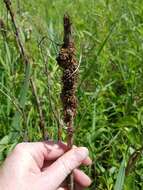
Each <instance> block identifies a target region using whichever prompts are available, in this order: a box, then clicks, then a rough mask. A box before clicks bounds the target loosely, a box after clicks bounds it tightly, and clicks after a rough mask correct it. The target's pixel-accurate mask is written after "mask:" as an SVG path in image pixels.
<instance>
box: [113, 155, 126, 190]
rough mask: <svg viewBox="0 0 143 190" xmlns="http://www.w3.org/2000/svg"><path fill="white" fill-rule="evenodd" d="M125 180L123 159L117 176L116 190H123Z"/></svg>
mask: <svg viewBox="0 0 143 190" xmlns="http://www.w3.org/2000/svg"><path fill="white" fill-rule="evenodd" d="M124 180H125V159H123V161H122V163H121V166H120V168H119V172H118V175H117V179H116V183H115V187H114V190H122V189H123V186H124Z"/></svg>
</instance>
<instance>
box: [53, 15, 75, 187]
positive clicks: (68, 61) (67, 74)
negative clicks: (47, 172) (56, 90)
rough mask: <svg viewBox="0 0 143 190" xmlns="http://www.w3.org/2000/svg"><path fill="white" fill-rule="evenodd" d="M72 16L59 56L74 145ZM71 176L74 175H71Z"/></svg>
mask: <svg viewBox="0 0 143 190" xmlns="http://www.w3.org/2000/svg"><path fill="white" fill-rule="evenodd" d="M71 25H72V24H71V21H70V17H69V16H68V15H64V43H63V45H62V47H61V49H60V52H59V56H58V57H57V62H58V65H59V66H60V67H61V68H62V71H63V76H62V85H63V87H62V92H61V100H62V104H63V111H64V122H65V124H66V126H67V145H68V148H69V149H71V148H72V146H73V132H74V131H73V130H74V118H75V116H76V108H77V99H76V95H75V93H76V83H77V70H78V63H77V60H76V55H75V46H74V41H73V38H72V27H71ZM71 178H73V177H72V175H71ZM73 186H74V185H73V179H71V181H70V189H71V190H73V189H74V187H73Z"/></svg>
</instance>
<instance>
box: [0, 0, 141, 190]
mask: <svg viewBox="0 0 143 190" xmlns="http://www.w3.org/2000/svg"><path fill="white" fill-rule="evenodd" d="M11 3H12V10H13V13H14V18H15V22H16V25H17V27H18V31H19V38H20V40H21V42H22V45H23V47H24V50H25V54H26V57H27V58H28V64H26V63H25V58H24V56H23V55H22V54H21V53H20V49H19V47H18V45H17V42H16V39H17V38H16V37H15V27H14V25H13V22H12V21H11V17H10V14H9V12H8V10H7V9H6V6H5V3H4V1H3V0H1V1H0V139H1V140H0V161H1V163H2V161H3V160H4V158H5V156H6V155H7V154H8V153H9V152H10V151H11V150H12V149H13V147H14V146H15V145H16V144H17V143H18V142H21V141H40V140H43V138H45V139H46V138H47V137H49V138H50V139H54V140H58V137H59V134H58V132H59V128H60V129H61V127H62V131H63V132H62V139H63V140H64V141H65V139H66V129H65V126H64V123H63V121H62V119H63V112H62V104H61V100H60V93H61V75H62V72H61V70H60V68H59V66H58V64H57V61H56V58H57V56H58V53H59V50H60V48H61V45H62V43H63V16H64V14H65V13H68V14H69V15H70V16H71V19H72V23H73V36H74V40H75V46H76V54H77V56H76V57H77V60H78V64H79V80H78V86H77V93H76V94H77V99H78V108H77V116H76V119H75V122H74V129H75V130H74V143H75V144H76V145H79V146H87V147H88V148H89V151H90V156H91V157H92V159H93V164H92V166H91V167H89V168H88V169H87V168H86V169H85V168H84V169H85V171H86V173H87V174H89V175H90V177H91V178H92V181H93V183H92V186H91V187H90V188H89V189H91V190H95V189H97V190H112V189H114V190H121V189H124V190H143V154H142V152H143V1H142V0H134V1H133V0H52V1H51V0H30V1H26V0H22V1H20V0H12V2H11ZM40 114H41V115H40ZM43 126H45V130H44V131H42V129H43V128H42V127H43Z"/></svg>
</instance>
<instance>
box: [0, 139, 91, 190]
mask: <svg viewBox="0 0 143 190" xmlns="http://www.w3.org/2000/svg"><path fill="white" fill-rule="evenodd" d="M81 164H85V165H90V164H91V160H90V158H89V157H88V150H87V149H86V148H84V147H81V148H76V147H75V148H73V149H72V150H70V151H67V146H66V145H65V144H63V143H61V142H59V143H54V142H52V141H48V142H36V143H20V144H18V145H17V146H16V147H15V149H14V150H13V151H12V153H11V154H10V155H9V156H8V157H7V158H6V160H5V162H4V164H3V165H2V168H1V169H0V190H68V188H67V185H66V180H65V179H66V177H67V176H68V175H69V174H70V173H71V172H72V171H73V175H74V180H75V186H76V187H75V189H76V190H83V189H84V188H85V187H87V186H89V185H90V183H91V180H90V178H89V177H88V176H87V175H86V174H84V173H83V172H82V171H80V170H79V169H76V168H77V167H78V166H80V165H81Z"/></svg>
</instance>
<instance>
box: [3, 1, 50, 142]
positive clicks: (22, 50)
mask: <svg viewBox="0 0 143 190" xmlns="http://www.w3.org/2000/svg"><path fill="white" fill-rule="evenodd" d="M4 3H5V6H6V9H7V11H8V13H9V14H10V17H11V21H12V24H13V27H14V33H15V39H16V42H17V45H18V49H19V52H20V55H21V57H22V59H23V62H24V64H25V66H28V65H30V59H29V58H28V56H27V53H26V51H25V48H24V45H23V43H22V40H21V39H20V35H19V29H18V27H17V24H16V21H15V15H14V12H13V10H12V6H11V1H10V0H4ZM29 80H30V85H31V88H32V92H33V95H34V97H35V99H36V106H37V110H38V114H39V118H40V122H39V126H40V130H41V133H42V137H43V140H45V139H46V138H47V134H46V132H45V128H46V124H45V118H44V114H43V110H42V106H41V102H40V99H39V97H38V94H37V89H36V85H35V84H34V81H33V79H32V77H30V78H29Z"/></svg>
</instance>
